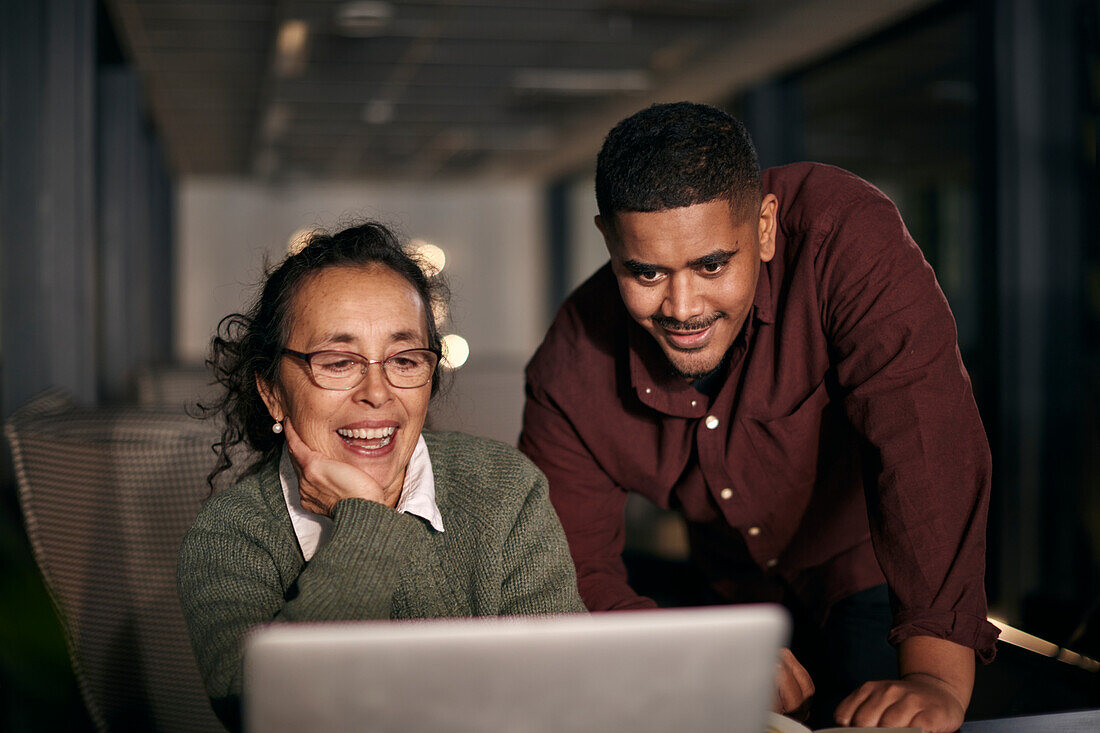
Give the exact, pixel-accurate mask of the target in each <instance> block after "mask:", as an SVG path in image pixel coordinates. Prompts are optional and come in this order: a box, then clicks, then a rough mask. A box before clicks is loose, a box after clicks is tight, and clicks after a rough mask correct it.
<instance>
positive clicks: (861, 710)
mask: <svg viewBox="0 0 1100 733" xmlns="http://www.w3.org/2000/svg"><path fill="white" fill-rule="evenodd" d="M964 712H965V710H964V708H963V706H962V705H961V704H960V703H959V701H958V699H956V698H955V696H954V694H953V692H952V691H950V689H949V685H947V683H945V682H943V681H941V680H937V679H935V678H933V677H927V676H925V675H910V676H909V677H906V678H905V679H902V680H883V681H879V682H865V683H863V685H861V686H860V688H859V689H857V690H856V691H855V692H853V693H852V694H851V695H849V696H848V697H847V698H845V699H844V701H843V702H842V703H840V705H838V706H837V709H836V722H837V723H839V724H840V725H845V726H847V725H854V726H862V727H867V728H909V727H912V728H922V729H924V730H926V731H929V733H951V732H952V731H956V730H958V729H959V726H961V725H962V723H963V713H964Z"/></svg>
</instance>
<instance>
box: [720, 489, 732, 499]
mask: <svg viewBox="0 0 1100 733" xmlns="http://www.w3.org/2000/svg"><path fill="white" fill-rule="evenodd" d="M718 496H720V497H722V498H723V499H728V498H730V497H731V496H733V489H731V488H730V487H728V486H727V487H726V488H724V489H722V491H721V492H720V493H719V494H718Z"/></svg>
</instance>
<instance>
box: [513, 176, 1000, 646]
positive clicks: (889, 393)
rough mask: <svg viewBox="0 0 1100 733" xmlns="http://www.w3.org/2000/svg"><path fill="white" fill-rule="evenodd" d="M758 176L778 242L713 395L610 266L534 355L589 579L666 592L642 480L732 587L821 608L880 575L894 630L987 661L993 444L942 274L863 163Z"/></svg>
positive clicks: (608, 599)
mask: <svg viewBox="0 0 1100 733" xmlns="http://www.w3.org/2000/svg"><path fill="white" fill-rule="evenodd" d="M763 182H764V191H765V192H771V193H774V194H775V195H776V197H777V198H778V199H779V217H778V218H779V231H778V234H777V238H776V253H775V257H774V258H773V259H772V261H771V262H769V263H766V264H764V265H763V266H762V267H761V271H760V279H759V282H758V284H757V288H756V295H755V299H754V302H753V308H752V311H751V313H750V315H749V317H748V319H747V320H746V323H745V327H744V330H743V331H742V333H741V334H740V336H739V337H738V339H737V340H736V342H735V343H734V345H733V347H732V349H731V353H730V355H729V358H728V359H727V360H726V361H727V366H726V367H725V368H726V369H727V370H728V371H727V373H726V375H725V379H724V383H723V384H722V386H721V388H720V390H719V391H718V392H717V393H716V395H715V396H714V397H713V398H710V397H708V396H707V395H705V394H702V393H700V392H698V391H696V390H695V389H694V388H693V387H692V386H691V384H689V383H688V382H687V381H685V380H684V379H683V378H682V377H679V376H678V375H676V374H675V373H674V372H673V371H672V369H671V366H670V365H669V363H668V360H667V359H666V358H665V356H664V354H663V353H662V352H661V349H660V347H659V346H658V345H657V343H656V342H655V341H654V340H653V338H652V337H651V336H649V334H647V333H646V332H645V331H644V330H642V328H641V327H640V326H639V325H638V324H637V323H636V322H634V321H633V319H631V318H630V316H629V314H628V313H627V312H626V309H625V308H624V306H623V303H622V300H621V298H620V296H619V292H618V287H617V284H616V281H615V278H614V276H613V275H612V273H611V270H610V267H604V268H602V269H601V270H600V271H598V272H597V273H596V274H595V275H593V276H592V277H591V278H590V279H589V280H588V281H587V282H586V283H584V284H583V285H581V286H580V287H579V288H578V289H577V291H576V292H574V293H573V294H572V295H571V296H570V298H569V299H568V300H567V301H566V303H565V304H564V305H563V306H562V308H561V310H560V312H559V313H558V315H557V317H556V319H555V320H554V323H553V325H552V326H551V327H550V330H549V332H548V333H547V335H546V339H545V341H544V342H543V344H542V346H541V347H540V348H539V350H538V351H537V352H536V354H535V356H534V357H533V359H532V360H531V363H530V364H529V365H528V367H527V404H526V407H525V410H524V421H523V433H522V435H521V436H520V448H521V450H523V451H524V452H525V453H526V454H527V455H528V456H530V457H531V459H532V460H533V461H534V462H535V463H536V464H537V465H538V466H539V467H540V468H541V469H542V470H543V471H544V472H545V473H546V475H547V477H548V478H549V480H550V497H551V499H552V500H553V503H554V506H555V508H556V509H557V511H558V513H559V515H560V516H561V520H562V524H563V525H564V527H565V531H566V534H567V535H568V537H569V543H570V547H571V550H572V552H573V559H574V561H575V562H576V565H577V571H578V582H579V585H580V590H581V595H582V596H583V598H584V600H585V602H586V603H587V605H588V607H589V608H591V609H593V610H596V609H617V608H640V607H646V606H652V605H653V603H652V601H650V600H649V599H647V598H642V597H640V596H638V595H637V594H636V593H634V592H633V590H631V588H630V587H629V586H628V585H627V582H626V573H625V570H624V567H623V563H622V559H621V553H622V550H623V541H624V520H623V507H624V502H625V498H626V492H627V491H636V492H638V493H640V494H643V495H644V496H646V497H648V498H649V499H650V500H652V501H653V502H654V503H655V504H657V505H658V506H660V507H663V508H670V507H674V508H678V509H679V510H680V511H682V513H683V515H684V517H685V518H686V520H687V522H688V527H689V534H690V538H691V545H692V555H693V558H694V560H695V561H696V562H697V563H698V564H699V566H700V567H701V569H702V570H703V571H704V572H705V573H706V575H707V577H708V579H709V581H710V583H711V586H712V588H713V589H714V590H715V591H716V592H717V593H718V594H719V596H720V597H723V598H726V599H728V600H730V601H742V600H771V599H774V598H776V597H777V593H779V592H781V590H782V589H783V588H789V589H791V590H793V591H794V592H795V593H796V594H797V595H798V596H799V597H800V598H801V599H802V600H803V601H804V602H805V603H806V604H807V605H809V606H810V607H811V608H814V609H817V611H818V613H819V615H820V617H821V618H824V616H825V614H826V613H827V611H828V608H829V606H830V605H831V604H832V603H834V602H835V601H837V600H839V599H841V598H843V597H845V596H847V595H850V594H851V593H854V592H856V591H859V590H862V589H864V588H868V587H871V586H873V585H877V584H880V583H882V582H883V581H884V580H885V582H887V583H889V587H890V590H891V597H892V601H893V603H894V615H895V626H894V628H893V630H892V631H891V635H890V640H891V641H892V642H893V643H897V642H899V641H901V640H903V639H905V638H907V637H909V636H913V635H918V634H921V635H930V636H935V637H939V638H943V639H949V640H951V641H954V642H957V643H959V644H963V645H966V646H969V647H972V648H974V649H976V650H978V652H979V653H980V654H981V656H983V657H986V658H988V657H990V656H991V655H992V650H993V643H994V640H995V638H996V633H997V632H996V629H995V627H993V626H992V625H991V624H989V623H988V622H987V621H986V600H985V588H984V577H983V576H984V571H985V527H986V511H987V506H988V501H989V484H990V457H989V448H988V445H987V442H986V437H985V433H984V430H983V428H982V423H981V420H980V418H979V417H978V412H977V408H976V406H975V404H974V398H973V394H972V392H971V388H970V381H969V379H968V377H967V374H966V371H965V369H964V368H963V365H962V361H961V359H960V356H959V351H958V346H957V343H956V332H955V323H954V319H953V318H952V316H951V312H950V309H949V308H948V305H947V301H946V299H945V298H944V296H943V293H942V292H941V290H940V288H939V286H938V285H937V283H936V279H935V276H934V275H933V273H932V269H931V268H930V267H929V266H928V264H927V263H926V262H925V260H924V258H923V256H922V255H921V252H920V250H919V249H918V247H917V246H916V244H915V243H914V242H913V240H912V238H911V237H910V236H909V233H908V232H907V231H906V229H905V226H904V225H903V223H902V221H901V218H900V216H899V214H898V212H897V209H896V208H895V207H894V205H893V204H892V203H891V202H890V201H889V200H888V199H887V198H886V197H885V196H884V195H883V194H882V193H881V192H879V191H878V190H877V189H876V188H874V187H873V186H871V185H870V184H868V183H866V182H865V181H862V180H861V179H859V178H857V177H856V176H853V175H851V174H849V173H846V172H844V171H841V170H839V169H837V168H832V167H830V166H823V165H816V164H808V163H802V164H796V165H791V166H785V167H782V168H775V169H770V170H768V171H765V173H764V181H763Z"/></svg>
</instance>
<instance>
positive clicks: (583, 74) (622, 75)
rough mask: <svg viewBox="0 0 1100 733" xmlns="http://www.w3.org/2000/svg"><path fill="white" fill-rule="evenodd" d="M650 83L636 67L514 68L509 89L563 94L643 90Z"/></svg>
mask: <svg viewBox="0 0 1100 733" xmlns="http://www.w3.org/2000/svg"><path fill="white" fill-rule="evenodd" d="M650 86H651V80H650V77H649V74H648V73H647V72H645V71H642V70H640V69H619V70H606V69H518V70H517V71H516V72H515V74H513V75H512V88H513V89H518V90H521V91H528V92H552V93H556V94H567V95H588V94H609V93H616V92H644V91H646V90H648V89H649V88H650Z"/></svg>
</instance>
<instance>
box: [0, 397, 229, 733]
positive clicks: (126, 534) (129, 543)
mask: <svg viewBox="0 0 1100 733" xmlns="http://www.w3.org/2000/svg"><path fill="white" fill-rule="evenodd" d="M5 432H6V434H7V437H8V440H9V442H10V443H11V449H12V455H13V458H14V467H15V473H16V478H17V480H18V484H19V501H20V504H21V506H22V509H23V517H24V520H25V522H26V528H27V535H28V536H29V538H30V543H31V549H32V550H33V552H34V557H35V560H36V561H37V563H38V567H39V569H40V570H41V572H42V575H43V577H44V579H45V583H46V587H47V589H48V590H49V592H50V595H51V597H52V598H53V601H54V605H55V606H56V608H57V612H58V614H59V616H60V617H61V622H62V626H63V627H64V629H65V634H66V637H67V638H66V641H67V644H68V648H69V655H70V657H71V658H72V663H73V669H74V671H75V672H76V677H77V682H78V684H79V687H80V691H81V694H82V695H83V697H84V702H85V704H86V705H87V706H88V712H89V714H90V716H91V718H92V720H93V721H94V722H95V724H96V727H97V728H98V729H99V730H101V731H102V730H148V731H181V732H182V731H187V732H189V733H190V732H191V731H219V730H222V728H221V725H220V724H219V723H218V721H217V719H216V718H215V717H214V714H213V712H212V710H211V709H210V705H209V703H208V701H207V698H206V694H205V692H204V690H203V686H202V681H201V679H200V677H199V672H198V668H197V666H196V664H195V660H194V657H193V655H192V651H191V644H190V641H189V638H188V636H187V631H186V628H185V626H184V621H183V616H182V613H181V611H180V605H179V600H178V598H177V595H176V554H177V552H178V549H179V544H180V541H181V539H182V538H183V533H184V532H185V531H186V529H187V528H188V527H189V526H190V524H191V522H192V520H193V519H194V517H195V514H196V513H197V512H198V509H199V506H200V504H201V503H202V500H203V499H204V498H205V497H206V496H207V494H208V488H207V486H206V481H205V477H206V473H207V471H208V470H209V469H210V467H211V466H212V464H213V454H212V453H211V451H210V445H211V443H212V442H213V441H214V439H215V437H216V432H217V429H216V427H215V426H214V425H212V424H210V423H208V422H203V421H199V420H194V419H192V418H189V417H187V416H186V415H184V414H182V413H181V412H180V411H178V410H176V411H173V412H165V411H156V410H151V409H146V408H136V407H116V408H81V407H75V406H73V405H72V404H71V403H70V402H69V401H68V399H67V398H66V397H65V395H64V394H63V393H60V392H56V391H51V392H46V393H43V394H42V395H40V396H38V397H37V398H35V399H34V400H32V401H31V402H30V403H29V404H27V405H25V406H24V407H23V408H21V409H20V410H18V411H17V412H16V413H15V414H14V415H13V416H12V417H11V419H10V420H9V421H8V422H7V424H6V425H5Z"/></svg>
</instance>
